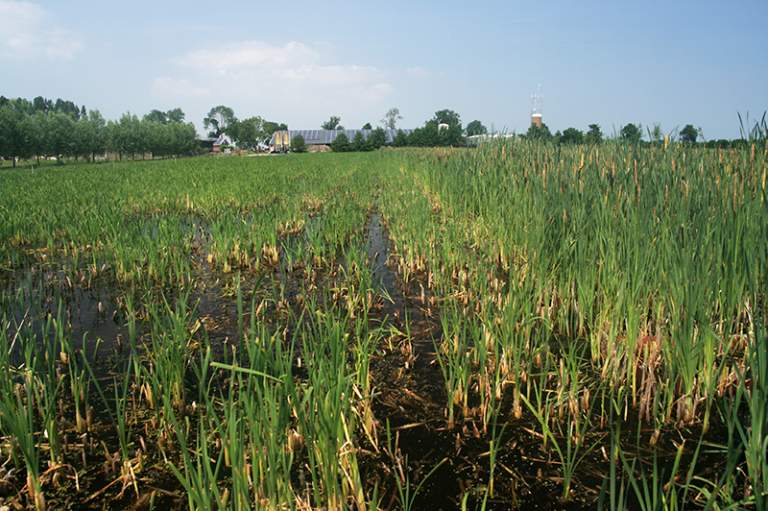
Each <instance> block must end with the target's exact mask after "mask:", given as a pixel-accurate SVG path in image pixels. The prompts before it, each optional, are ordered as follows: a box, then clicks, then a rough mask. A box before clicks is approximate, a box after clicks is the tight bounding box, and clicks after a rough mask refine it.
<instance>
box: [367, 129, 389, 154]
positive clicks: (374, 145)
mask: <svg viewBox="0 0 768 511" xmlns="http://www.w3.org/2000/svg"><path fill="white" fill-rule="evenodd" d="M386 144H387V132H386V131H384V128H376V129H375V130H373V131H371V134H370V135H369V136H368V147H370V148H371V149H378V148H379V147H383V146H385V145H386Z"/></svg>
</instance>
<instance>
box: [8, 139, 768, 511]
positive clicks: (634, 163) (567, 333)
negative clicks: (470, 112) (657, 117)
mask: <svg viewBox="0 0 768 511" xmlns="http://www.w3.org/2000/svg"><path fill="white" fill-rule="evenodd" d="M766 164H767V159H766V149H765V148H760V147H757V148H754V147H745V148H744V149H740V150H720V151H717V150H708V149H703V148H686V147H683V146H670V147H668V148H664V147H646V148H636V147H631V146H625V145H620V144H613V143H611V144H605V145H603V146H600V147H599V148H597V147H592V148H590V147H587V146H583V147H573V148H567V149H566V148H560V147H556V146H552V145H548V144H543V143H531V142H521V141H517V142H509V143H504V144H501V143H499V144H489V145H486V146H482V147H480V148H477V149H472V150H444V149H443V150H384V151H377V152H373V153H367V154H313V155H290V156H285V157H281V158H236V157H231V158H216V159H214V158H193V159H182V160H168V161H158V162H124V163H114V164H103V165H84V166H71V165H68V166H66V167H65V168H62V169H59V168H55V169H54V168H50V169H38V170H33V171H30V170H23V169H19V170H13V171H11V170H7V171H5V170H4V171H3V172H1V173H0V190H2V193H1V194H0V371H2V374H3V375H5V376H4V377H3V378H0V457H1V459H0V506H7V509H27V508H34V509H38V510H42V509H137V510H138V509H194V510H214V509H215V510H220V509H236V510H247V509H270V510H271V509H281V510H282V509H301V510H309V509H332V510H336V509H392V510H417V509H435V510H438V509H444V510H452V509H487V510H490V509H596V508H599V509H611V510H619V509H643V510H650V509H654V510H655V509H698V508H701V509H742V508H747V509H766V506H768V460H767V459H766V446H767V445H768V405H766V403H767V402H768V350H766V341H768V339H767V335H766V324H768V306H767V305H766V294H765V290H766V289H768V278H767V275H768V266H766V264H767V263H768V243H766V241H765V240H766V239H768V192H767V191H766V168H767V167H766Z"/></svg>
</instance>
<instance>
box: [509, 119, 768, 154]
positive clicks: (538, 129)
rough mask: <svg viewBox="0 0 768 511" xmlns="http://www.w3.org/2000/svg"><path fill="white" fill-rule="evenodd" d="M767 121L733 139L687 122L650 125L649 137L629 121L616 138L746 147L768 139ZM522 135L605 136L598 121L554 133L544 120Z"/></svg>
mask: <svg viewBox="0 0 768 511" xmlns="http://www.w3.org/2000/svg"><path fill="white" fill-rule="evenodd" d="M765 125H766V121H765V118H763V121H762V124H760V123H758V124H756V125H755V127H754V128H752V130H751V131H750V133H749V134H748V135H749V136H748V137H742V138H739V139H733V140H726V139H719V140H704V137H703V135H702V131H701V128H696V127H695V126H693V125H692V124H686V125H685V126H684V127H683V128H682V129H681V130H679V131H678V130H676V129H675V130H673V131H671V132H669V133H667V134H664V132H663V131H662V129H661V126H660V125H659V124H655V125H654V126H653V127H652V128H648V129H646V135H647V137H645V136H644V134H643V127H642V125H640V124H634V123H628V124H625V125H624V126H623V127H622V128H621V130H619V133H618V134H617V137H616V138H617V139H618V140H619V141H621V142H625V143H628V144H634V145H640V144H642V145H662V144H664V143H665V140H666V141H667V142H670V141H677V142H680V143H682V144H686V145H695V144H698V145H701V146H704V147H709V148H723V149H726V148H732V147H742V146H744V145H746V144H748V140H751V139H765V134H766V133H768V129H766V127H765ZM521 137H522V138H525V139H529V140H543V141H548V142H552V143H555V144H560V145H576V144H599V143H601V142H602V141H603V139H604V138H605V137H604V136H603V132H602V130H601V129H600V126H599V125H597V124H590V125H589V126H588V129H587V130H586V131H585V132H583V131H581V130H579V129H577V128H567V129H565V130H563V131H562V132H560V131H557V132H555V133H554V134H552V132H550V130H549V128H548V127H547V125H546V124H543V123H542V125H541V126H537V125H535V124H531V126H530V127H529V128H528V131H527V132H526V133H525V134H524V135H521Z"/></svg>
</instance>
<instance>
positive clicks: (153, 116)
mask: <svg viewBox="0 0 768 511" xmlns="http://www.w3.org/2000/svg"><path fill="white" fill-rule="evenodd" d="M144 120H145V121H152V122H157V123H160V124H165V123H167V122H168V115H166V113H165V112H162V111H160V110H152V111H151V112H149V113H148V114H147V115H145V116H144Z"/></svg>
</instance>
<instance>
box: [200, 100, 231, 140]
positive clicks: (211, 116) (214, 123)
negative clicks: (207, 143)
mask: <svg viewBox="0 0 768 511" xmlns="http://www.w3.org/2000/svg"><path fill="white" fill-rule="evenodd" d="M236 120H237V118H236V117H235V112H234V110H232V109H231V108H230V107H228V106H224V105H219V106H215V107H213V108H211V110H210V111H209V112H208V115H206V116H205V118H203V126H204V127H205V129H210V130H211V131H210V132H209V133H208V136H210V137H218V136H219V135H221V134H222V133H226V134H227V135H230V136H231V134H230V133H229V132H228V131H227V128H229V126H230V125H231V124H232V123H234V122H235V121H236Z"/></svg>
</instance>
